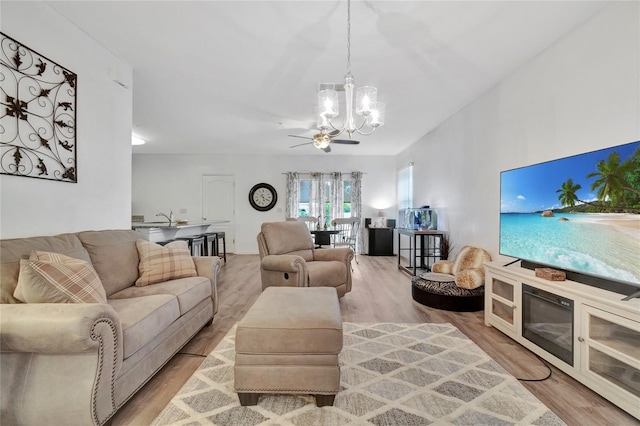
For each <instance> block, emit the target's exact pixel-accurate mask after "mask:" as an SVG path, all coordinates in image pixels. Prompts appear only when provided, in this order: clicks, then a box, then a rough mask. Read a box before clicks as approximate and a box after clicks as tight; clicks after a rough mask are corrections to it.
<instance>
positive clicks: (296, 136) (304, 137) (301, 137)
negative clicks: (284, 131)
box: [287, 135, 313, 140]
mask: <svg viewBox="0 0 640 426" xmlns="http://www.w3.org/2000/svg"><path fill="white" fill-rule="evenodd" d="M287 136H290V137H292V138H300V139H309V140H313V138H310V137H307V136H298V135H287Z"/></svg>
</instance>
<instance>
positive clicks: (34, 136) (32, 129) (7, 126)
mask: <svg viewBox="0 0 640 426" xmlns="http://www.w3.org/2000/svg"><path fill="white" fill-rule="evenodd" d="M0 80H1V81H2V92H3V93H2V96H0V103H1V104H2V106H1V110H0V129H1V130H2V131H1V132H0V173H1V174H5V175H14V176H23V177H30V178H38V179H49V180H57V181H62V182H73V183H75V182H77V158H76V145H77V140H76V92H77V83H78V77H77V75H76V74H75V73H73V72H71V71H69V70H68V69H66V68H64V67H62V66H60V65H59V64H57V63H55V62H53V61H52V60H50V59H48V58H47V57H45V56H43V55H41V54H39V53H37V52H35V51H33V50H31V49H30V48H28V47H27V46H25V45H24V44H22V43H20V42H19V41H17V40H15V39H13V38H11V37H9V36H8V35H6V34H4V33H0Z"/></svg>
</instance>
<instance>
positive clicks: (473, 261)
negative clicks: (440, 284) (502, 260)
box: [451, 246, 491, 275]
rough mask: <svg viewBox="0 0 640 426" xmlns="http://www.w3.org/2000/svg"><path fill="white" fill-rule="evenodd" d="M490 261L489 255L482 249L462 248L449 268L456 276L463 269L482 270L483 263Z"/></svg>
mask: <svg viewBox="0 0 640 426" xmlns="http://www.w3.org/2000/svg"><path fill="white" fill-rule="evenodd" d="M490 261H491V255H490V254H489V252H487V251H486V250H484V249H481V248H478V247H472V246H464V247H462V249H460V253H458V255H457V256H456V258H455V259H454V261H453V265H452V266H451V273H452V274H453V275H456V274H457V273H458V272H460V271H462V270H465V269H482V268H483V264H484V263H485V262H490Z"/></svg>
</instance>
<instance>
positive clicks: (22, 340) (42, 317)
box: [0, 303, 122, 360]
mask: <svg viewBox="0 0 640 426" xmlns="http://www.w3.org/2000/svg"><path fill="white" fill-rule="evenodd" d="M103 322H104V323H105V324H109V330H107V331H108V332H109V333H110V334H108V335H106V336H99V333H104V331H105V330H101V329H99V328H96V327H97V326H99V325H100V324H101V323H103ZM96 333H97V334H96ZM104 338H109V339H111V340H114V341H119V342H120V343H121V342H122V326H121V324H120V319H119V318H118V314H116V311H115V310H114V309H113V308H112V307H111V306H109V305H106V304H99V303H23V304H10V305H9V304H3V305H1V306H0V350H1V351H2V352H37V353H73V352H89V351H95V350H96V348H97V346H98V345H99V339H104ZM118 348H119V356H118V357H119V358H120V360H122V345H121V344H120V345H118Z"/></svg>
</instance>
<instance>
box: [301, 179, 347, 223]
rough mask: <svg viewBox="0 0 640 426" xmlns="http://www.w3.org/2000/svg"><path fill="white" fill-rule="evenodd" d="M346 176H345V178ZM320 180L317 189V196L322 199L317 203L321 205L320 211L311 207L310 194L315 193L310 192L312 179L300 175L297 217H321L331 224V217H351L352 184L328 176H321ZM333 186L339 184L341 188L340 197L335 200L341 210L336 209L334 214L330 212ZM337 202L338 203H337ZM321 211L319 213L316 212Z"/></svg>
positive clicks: (331, 210)
mask: <svg viewBox="0 0 640 426" xmlns="http://www.w3.org/2000/svg"><path fill="white" fill-rule="evenodd" d="M346 176H347V175H345V177H346ZM321 179H322V188H321V190H320V188H318V189H319V191H318V192H319V194H318V196H321V197H322V198H323V202H322V203H319V205H321V206H322V207H321V209H316V208H313V206H312V204H313V203H312V193H314V192H315V191H313V190H312V179H311V176H309V175H301V177H300V186H299V202H298V216H300V217H303V216H316V217H318V216H322V219H323V220H326V221H327V223H329V222H331V219H333V216H334V215H335V216H336V217H351V211H352V209H351V188H352V184H353V182H352V181H351V180H350V177H349V178H348V180H342V179H339V180H335V182H334V180H332V179H331V178H330V176H329V174H327V175H323V176H322V177H321ZM334 184H339V185H341V186H342V188H341V192H342V194H341V196H340V195H338V196H337V200H341V202H342V209H341V210H340V209H338V210H337V211H336V212H335V213H334V214H332V212H333V211H334V209H332V200H331V188H332V186H333V185H334ZM338 202H339V201H338ZM318 210H321V211H318Z"/></svg>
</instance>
